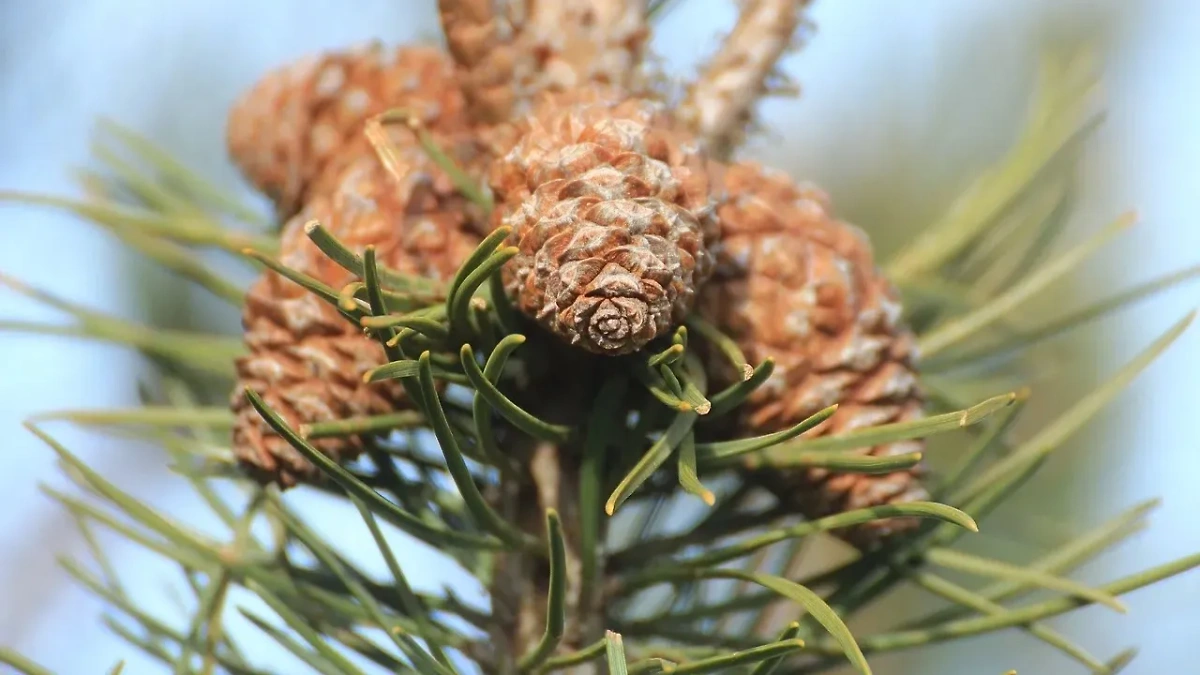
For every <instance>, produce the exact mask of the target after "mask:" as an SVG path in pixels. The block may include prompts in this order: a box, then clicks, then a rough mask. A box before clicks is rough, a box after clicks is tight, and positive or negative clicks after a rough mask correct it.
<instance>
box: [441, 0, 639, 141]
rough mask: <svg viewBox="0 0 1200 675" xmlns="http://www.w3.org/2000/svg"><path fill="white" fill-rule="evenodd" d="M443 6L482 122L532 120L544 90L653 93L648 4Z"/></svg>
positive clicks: (470, 1) (456, 0)
mask: <svg viewBox="0 0 1200 675" xmlns="http://www.w3.org/2000/svg"><path fill="white" fill-rule="evenodd" d="M438 9H439V11H440V13H441V19H442V30H443V32H444V33H445V35H446V42H447V45H448V46H449V49H450V52H451V54H453V55H454V58H455V60H456V61H457V62H458V64H459V68H458V73H459V81H460V82H461V83H462V87H463V90H464V94H465V95H466V98H467V101H468V105H469V106H470V108H471V113H472V114H473V115H474V116H475V119H476V120H477V121H480V122H484V123H488V124H495V123H501V122H505V121H507V120H509V119H512V118H514V117H519V116H522V115H526V114H528V113H529V112H530V109H531V106H532V105H533V103H534V101H535V99H536V98H537V96H538V95H539V94H541V93H543V92H563V91H569V90H572V89H579V88H586V87H588V86H590V85H593V84H601V85H611V86H614V87H618V88H620V89H623V90H625V91H631V92H632V91H638V92H639V93H640V92H642V91H643V90H645V91H649V88H650V84H649V83H650V80H649V78H647V77H646V76H645V74H644V73H643V72H642V68H641V66H642V61H643V58H644V55H645V51H646V43H647V41H648V39H649V36H650V31H649V28H648V26H647V22H646V3H645V0H555V1H553V2H521V1H518V2H504V1H502V0H438Z"/></svg>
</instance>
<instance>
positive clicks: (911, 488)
mask: <svg viewBox="0 0 1200 675" xmlns="http://www.w3.org/2000/svg"><path fill="white" fill-rule="evenodd" d="M494 4H495V3H493V2H492V1H491V0H440V2H439V6H440V9H441V16H442V24H443V29H444V32H445V35H446V38H447V43H448V49H441V48H435V47H417V46H410V47H403V48H399V49H386V48H384V47H382V46H380V45H378V44H371V45H365V46H361V47H357V48H352V49H348V50H345V51H340V52H334V53H326V54H321V55H318V56H313V57H311V58H306V59H304V60H302V61H300V62H297V63H293V64H290V65H288V66H286V67H283V68H281V69H279V70H276V71H274V72H272V73H270V74H268V75H267V76H266V77H265V78H263V79H262V80H261V81H260V82H259V83H258V84H257V85H256V86H254V87H253V88H252V90H250V91H249V92H248V93H247V94H245V95H244V96H243V97H242V98H241V99H240V100H239V102H238V103H237V104H236V106H235V107H234V109H233V110H232V113H231V117H230V120H229V125H228V144H229V150H230V152H231V155H232V157H233V158H234V160H235V162H236V163H237V164H238V166H239V167H240V168H241V170H242V171H243V173H244V174H245V176H246V177H247V178H248V179H249V180H250V181H252V182H253V183H254V185H255V186H257V187H258V188H259V189H260V190H262V191H263V192H264V193H265V194H267V195H269V196H270V197H271V198H272V199H273V201H274V203H275V204H276V206H277V210H278V215H279V217H280V218H281V219H283V220H286V225H285V226H284V228H283V233H282V255H281V261H282V262H283V264H285V265H287V266H289V267H292V268H294V269H296V270H299V271H301V272H304V273H306V274H308V275H311V276H313V277H316V278H317V279H319V280H321V281H322V282H324V283H325V284H328V285H329V286H332V287H334V288H341V287H342V286H344V285H346V284H348V283H350V282H352V281H354V280H355V279H354V278H353V276H352V275H351V274H350V273H349V272H347V271H345V270H343V269H342V268H340V267H339V266H337V265H336V264H334V263H333V262H332V261H330V260H328V259H327V258H326V257H325V256H324V255H323V254H322V253H321V252H320V251H319V250H318V249H317V248H316V246H315V245H314V244H313V243H312V242H311V241H310V240H309V239H308V237H306V236H305V225H306V224H307V223H308V222H310V221H313V220H316V221H318V222H320V224H321V225H323V226H324V227H325V228H326V229H328V230H329V231H330V232H332V233H333V234H334V235H335V236H337V237H338V238H339V239H340V240H341V241H342V242H344V243H346V244H347V245H348V246H350V247H351V248H353V249H356V250H359V251H361V250H362V249H363V248H364V247H366V246H368V245H374V246H375V248H376V250H377V256H378V260H379V262H380V264H382V265H386V266H387V267H390V268H392V269H395V270H398V271H401V272H405V273H409V274H413V275H421V276H424V277H429V278H433V279H442V280H445V279H448V278H449V277H450V276H452V275H453V274H454V272H455V271H456V270H457V269H458V267H459V266H460V264H461V263H462V262H463V261H464V259H465V258H466V256H467V255H468V254H469V253H470V252H471V251H472V250H473V249H474V247H475V246H476V244H478V242H479V241H480V240H481V238H482V237H483V236H484V235H485V234H486V233H487V232H489V231H490V230H491V229H493V228H495V227H497V226H500V225H508V226H511V227H512V228H513V229H512V235H511V238H510V242H509V243H510V244H511V245H513V246H516V247H517V248H518V249H519V253H518V254H517V255H516V257H515V258H513V259H512V260H511V261H510V262H509V263H508V264H507V265H506V266H505V268H504V269H503V271H502V275H503V281H504V287H505V289H506V290H507V292H508V294H509V297H510V299H511V300H512V304H513V305H514V306H515V307H516V308H518V309H519V310H520V311H521V312H522V313H523V314H525V315H526V316H527V317H528V318H529V319H530V320H531V321H533V322H536V323H537V324H538V325H540V326H541V327H542V328H544V329H545V331H547V332H548V334H551V335H553V336H557V338H560V339H561V340H562V341H564V342H565V343H566V344H569V345H574V346H575V347H576V348H577V349H580V350H584V351H586V352H590V353H592V354H594V355H596V356H595V357H594V358H605V357H608V356H614V355H622V354H628V353H631V352H634V351H637V350H639V349H641V348H642V347H644V346H645V345H646V344H647V343H648V342H650V341H651V340H653V339H654V338H656V337H662V336H669V335H670V334H671V331H672V330H674V328H675V327H676V326H678V325H679V324H680V323H681V322H682V321H683V320H684V319H685V317H686V316H687V315H689V314H690V313H692V312H698V313H699V314H700V315H701V316H703V317H704V318H705V319H707V320H708V321H710V322H711V323H713V324H715V325H716V326H717V327H719V328H720V329H721V330H722V331H723V332H725V333H726V334H728V335H730V336H731V337H733V338H734V339H735V340H736V341H737V343H738V345H739V346H740V348H741V349H742V350H743V351H744V353H745V354H746V356H747V358H748V359H749V360H750V362H751V363H758V362H761V361H762V360H764V359H766V358H768V357H770V358H772V359H774V361H775V363H776V368H775V370H774V373H773V375H772V377H771V379H770V380H769V381H768V382H767V383H766V384H765V385H764V386H762V387H760V388H759V389H758V390H757V391H756V393H755V394H754V395H753V397H752V398H751V399H750V401H749V402H748V403H747V405H745V406H743V409H742V411H741V412H740V417H739V420H738V422H737V425H736V429H735V433H736V434H737V435H738V436H749V435H758V434H764V433H770V432H774V431H778V430H781V429H784V428H787V427H790V426H792V425H795V424H796V423H798V422H800V421H801V420H803V419H805V418H806V417H808V416H810V415H812V414H813V413H815V412H817V411H818V410H820V409H822V408H824V407H827V406H829V405H831V404H834V403H839V404H840V407H839V409H838V411H837V413H836V414H835V415H834V416H833V417H831V418H830V419H829V420H827V421H826V422H824V423H822V424H821V425H820V426H819V427H817V428H816V429H814V430H813V431H812V432H810V435H818V434H833V433H840V432H845V431H849V430H852V429H857V428H861V427H865V426H873V425H878V424H883V423H889V422H895V421H900V420H906V419H913V418H915V417H918V416H920V415H921V414H922V413H921V409H922V405H921V396H920V393H919V390H918V387H917V382H916V378H915V376H914V372H913V358H914V354H913V341H912V338H911V335H910V334H909V332H908V331H907V329H906V328H905V327H904V326H903V325H901V323H900V307H899V304H898V300H897V297H896V294H895V292H894V290H893V289H892V287H891V286H890V285H889V284H888V283H887V282H886V281H885V280H884V279H883V278H882V277H881V276H880V274H879V272H878V270H877V268H876V266H875V263H874V261H873V259H872V253H871V249H870V245H869V242H868V241H867V239H866V237H865V236H864V235H863V233H862V232H860V231H859V230H857V229H856V228H854V227H852V226H850V225H848V224H846V223H843V222H841V221H839V220H837V219H836V218H835V217H834V216H833V215H832V209H831V206H830V204H829V200H828V198H827V197H826V195H825V194H823V193H822V192H820V191H819V190H817V189H815V188H813V187H810V186H807V185H803V184H797V183H796V182H793V181H792V180H791V179H790V178H788V177H787V176H785V175H782V174H779V173H775V172H772V171H769V170H767V169H765V168H763V167H760V166H757V165H755V164H751V163H746V162H733V161H730V160H728V159H727V155H728V154H729V150H730V148H732V147H733V146H735V145H736V144H737V142H738V141H739V140H740V139H741V137H742V135H743V134H744V131H745V129H746V127H747V124H748V123H749V120H750V117H751V113H752V107H753V104H754V102H755V100H756V99H757V98H758V97H760V96H762V95H764V94H765V93H767V89H768V86H769V83H770V81H771V80H773V79H775V78H776V75H775V74H774V72H773V67H774V61H775V59H777V58H778V57H779V55H780V54H781V53H782V52H783V51H784V50H785V49H786V48H787V47H788V44H789V43H790V41H791V40H792V38H793V33H794V32H795V31H796V29H797V27H798V26H799V25H801V23H802V18H801V16H800V12H801V9H802V6H803V4H804V3H802V2H798V1H796V0H785V1H778V0H776V1H771V0H759V1H753V0H748V1H747V2H744V3H743V7H742V14H741V18H740V20H739V23H738V25H737V27H736V28H735V29H734V31H733V32H732V33H731V34H730V35H729V37H728V38H727V39H726V41H725V43H724V45H723V47H722V48H721V50H720V52H719V53H718V54H717V55H716V56H715V57H714V59H713V60H712V61H711V62H710V63H709V65H708V67H707V69H706V70H704V71H703V72H702V73H701V75H700V77H699V78H697V80H696V82H695V83H694V84H692V85H691V86H690V87H688V89H687V91H686V92H685V93H684V94H683V97H682V101H672V100H669V99H670V94H668V93H666V92H665V88H664V87H663V86H662V85H661V84H660V83H661V78H659V77H656V76H655V75H654V74H652V73H650V72H648V71H649V68H648V66H647V65H646V62H647V59H646V43H647V40H648V38H649V35H650V31H649V28H648V19H647V17H646V9H647V8H646V3H645V1H644V0H642V1H640V2H639V1H636V0H564V1H562V2H555V3H529V4H530V7H529V8H524V10H522V8H520V7H516V6H517V5H520V4H522V3H510V4H511V5H513V7H510V8H508V9H504V10H501V9H496V8H495V7H494ZM535 4H536V9H533V7H534V6H535ZM395 108H402V109H404V110H405V111H407V113H408V114H409V115H411V116H412V117H413V118H414V120H415V121H416V122H417V123H419V124H420V125H422V126H423V127H424V128H425V130H427V131H428V133H429V134H430V135H431V137H432V138H433V140H434V141H435V142H436V143H437V144H438V145H439V146H440V148H441V149H442V150H443V151H444V152H445V153H446V154H447V155H448V156H449V157H450V158H451V159H452V160H453V161H454V162H456V163H457V164H458V166H460V167H462V168H463V169H464V170H465V171H466V172H468V173H469V174H470V175H471V176H473V177H476V178H477V179H478V180H479V182H480V183H481V184H486V185H487V186H489V188H490V190H491V191H492V194H493V195H494V198H495V204H496V207H495V209H494V210H493V211H492V212H491V213H485V212H484V211H483V210H482V209H480V208H479V207H478V206H476V205H473V204H472V203H470V202H469V201H468V200H467V199H466V198H465V197H464V196H463V195H461V194H459V192H458V191H457V190H456V189H455V187H454V184H453V182H452V181H451V178H450V177H449V176H447V175H446V174H445V173H444V172H443V171H441V170H440V169H439V168H438V166H437V164H435V162H434V161H433V160H432V159H431V158H430V157H429V156H428V154H427V153H426V152H425V151H423V150H422V148H421V146H420V144H419V143H418V141H417V138H416V137H415V135H414V134H413V133H412V131H411V130H410V129H409V128H407V127H398V128H394V129H393V130H391V131H389V132H388V133H389V135H390V141H391V143H392V145H394V146H395V148H396V151H397V156H398V161H397V162H396V163H394V164H396V166H393V167H391V170H387V169H385V167H384V166H383V164H382V163H381V161H380V160H379V158H378V157H377V154H376V152H375V150H374V149H373V147H372V145H371V143H369V142H368V140H367V138H366V137H365V135H364V126H365V125H366V124H367V122H368V121H369V120H370V119H371V118H372V117H373V116H376V115H379V114H380V113H383V112H384V111H387V110H390V109H395ZM244 327H245V341H246V344H247V346H248V348H249V355H248V356H246V357H244V358H242V359H241V360H240V362H239V363H238V366H237V368H238V375H239V377H240V379H241V381H240V382H239V386H238V389H237V392H241V391H242V389H243V388H244V387H247V386H249V387H250V388H252V389H254V390H255V391H257V392H258V393H260V395H262V396H263V398H264V399H265V401H266V402H267V403H268V404H269V405H271V406H272V407H273V408H274V409H275V410H276V411H278V412H279V413H280V414H281V415H282V416H283V417H284V418H285V419H286V420H287V421H288V422H289V423H291V424H292V425H294V426H299V425H302V424H307V423H314V422H321V421H332V420H339V419H345V418H347V417H356V416H369V415H378V414H383V413H388V412H393V411H396V410H398V409H403V408H404V407H405V406H406V401H405V396H404V392H403V390H402V388H401V387H400V386H399V385H398V384H396V382H395V381H387V382H381V383H374V384H366V383H364V382H363V379H362V374H363V373H364V372H365V371H366V370H368V369H370V368H372V367H375V366H378V365H380V364H382V363H384V362H385V360H386V359H385V356H384V353H383V350H382V348H381V347H380V346H379V344H378V343H377V342H376V341H374V340H373V339H371V338H369V337H367V336H365V335H364V334H363V332H362V330H361V329H360V328H359V327H357V326H354V325H353V324H351V323H350V322H348V321H347V320H346V319H345V318H343V317H342V316H341V315H340V314H339V313H338V312H337V311H336V309H335V308H333V307H332V306H330V305H328V304H327V303H325V302H323V301H322V300H320V299H319V298H317V297H316V296H315V295H313V294H311V293H309V292H307V291H305V290H303V289H302V288H300V287H299V286H297V285H295V284H293V283H291V282H289V281H287V280H286V279H284V278H282V277H281V276H279V275H278V274H276V273H275V272H270V271H268V272H265V273H264V274H263V275H262V276H261V277H260V278H259V279H258V280H257V281H256V283H255V284H254V285H253V287H252V288H251V289H250V290H249V293H248V297H247V302H246V305H245V312H244ZM709 371H710V372H709V373H708V377H709V381H710V383H712V386H713V387H718V386H724V385H725V384H728V383H731V382H734V381H737V380H739V379H741V378H742V377H743V373H741V372H734V369H732V368H730V367H729V366H728V364H727V363H725V362H724V361H722V360H721V359H716V358H714V359H711V362H710V368H709ZM546 386H550V387H552V386H553V384H549V385H546ZM546 393H547V395H549V394H550V393H551V392H550V391H547V392H546ZM232 405H233V407H234V408H235V410H236V412H237V414H238V422H237V425H236V429H235V431H234V448H235V450H236V452H237V454H238V456H239V458H240V460H241V462H242V463H243V465H244V467H245V468H246V469H247V470H248V471H250V472H252V473H253V474H255V475H256V476H257V477H259V478H260V479H261V480H263V481H268V482H275V483H278V484H280V485H282V486H284V487H288V486H291V485H294V484H296V483H297V482H303V481H307V480H312V479H315V478H316V477H317V475H318V472H317V471H316V470H315V469H314V467H312V466H311V465H310V464H309V463H308V462H307V461H305V460H304V458H303V457H301V456H300V455H299V454H297V453H296V452H295V451H294V450H292V449H291V448H290V446H288V444H287V443H286V442H285V441H283V440H282V439H281V438H279V437H278V436H276V435H274V434H273V433H272V432H271V430H270V429H269V428H268V427H267V426H266V423H265V422H264V421H263V420H262V419H260V418H259V416H258V415H257V413H255V411H254V410H253V409H251V408H250V407H249V406H248V405H247V404H246V402H245V401H244V399H243V397H242V396H241V395H240V393H237V394H235V396H234V397H233V404H232ZM315 444H316V445H317V446H318V447H319V448H320V449H321V450H322V451H323V452H325V453H328V454H329V455H330V456H332V457H334V458H336V459H339V460H344V459H349V458H351V457H353V456H355V455H356V454H357V453H358V452H359V450H360V448H361V441H360V440H357V439H354V438H349V439H347V438H336V439H332V438H331V439H322V440H318V441H316V443H315ZM914 449H915V448H913V447H912V443H911V442H906V443H896V444H891V445H885V446H880V447H874V448H869V449H865V450H864V452H870V453H872V454H875V455H884V454H893V453H906V452H911V451H912V450H914ZM784 478H786V480H785V481H783V482H784V485H785V487H784V488H783V489H781V490H779V492H780V496H781V498H783V499H787V500H790V501H793V502H794V503H795V504H796V508H798V509H800V510H801V511H802V512H803V513H804V514H805V515H807V516H809V517H819V516H822V515H827V514H831V513H837V512H841V511H844V510H847V509H852V508H859V507H864V506H872V505H876V504H882V503H889V502H897V501H907V500H912V499H922V498H925V497H926V495H925V493H924V491H923V490H922V489H921V487H920V484H919V481H918V480H917V475H916V473H914V472H912V471H905V472H898V473H895V474H889V475H883V476H864V475H831V474H829V473H827V472H822V471H818V470H806V471H802V472H800V471H797V472H795V475H789V476H786V477H784ZM905 526H906V525H905V522H904V521H900V520H897V521H880V522H877V523H874V524H872V526H871V527H872V528H874V530H875V532H874V534H875V535H877V534H879V533H880V532H882V531H885V530H887V529H888V528H892V529H897V528H903V527H905Z"/></svg>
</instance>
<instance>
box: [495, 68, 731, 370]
mask: <svg viewBox="0 0 1200 675" xmlns="http://www.w3.org/2000/svg"><path fill="white" fill-rule="evenodd" d="M519 128H520V137H519V140H518V141H517V142H516V145H515V146H514V147H513V148H512V150H511V151H510V152H509V153H508V154H507V155H506V156H504V157H503V158H502V159H500V160H498V161H497V162H496V163H495V165H494V166H493V169H492V174H491V183H492V189H493V190H494V191H495V193H496V195H497V197H498V203H499V204H500V207H499V209H498V211H499V216H498V217H499V218H501V219H502V222H503V223H504V224H506V225H509V226H511V227H512V228H513V233H512V236H511V242H512V243H513V244H514V245H515V246H517V247H518V248H519V250H520V252H519V253H518V255H517V256H516V257H515V258H513V259H512V260H511V261H510V262H509V263H508V265H506V266H505V268H504V270H503V278H504V284H505V288H506V289H507V291H508V294H509V296H510V297H511V298H512V299H513V300H514V304H515V305H516V306H517V307H518V308H519V309H520V310H521V311H522V312H524V313H525V314H526V315H527V316H530V317H532V318H534V319H535V320H536V321H537V322H538V323H540V324H541V325H542V326H544V327H545V328H547V329H548V330H549V331H551V332H552V333H554V334H556V335H558V336H560V337H562V338H564V339H566V340H567V341H568V342H570V343H571V344H574V345H578V346H580V347H582V348H583V349H586V350H588V351H590V352H593V353H597V354H607V355H617V354H626V353H629V352H632V351H636V350H637V349H639V348H641V347H642V346H643V345H645V344H646V343H647V342H649V341H650V340H652V339H653V338H655V337H656V336H659V335H663V334H665V333H666V332H667V331H668V330H670V328H671V327H672V326H673V325H675V324H676V323H677V322H679V321H681V320H682V319H683V318H684V316H685V315H686V314H687V313H688V312H689V311H690V310H691V308H692V306H693V304H694V300H695V295H696V289H697V287H698V286H699V285H700V284H702V283H703V282H704V280H705V279H707V278H708V276H709V274H710V273H711V270H712V264H713V259H712V256H711V254H710V253H709V251H708V247H709V246H710V245H711V243H712V242H713V238H714V236H715V234H716V224H715V219H714V211H713V207H714V204H715V200H714V199H713V196H712V195H711V194H710V190H709V185H708V177H707V165H706V164H707V162H706V160H705V158H704V156H703V155H702V154H701V153H700V152H699V150H698V149H697V148H696V145H695V144H694V143H693V141H692V139H691V138H690V137H689V136H687V135H686V134H683V133H682V132H680V131H678V130H677V129H676V128H675V127H673V126H672V123H671V121H670V117H669V115H668V114H667V111H666V110H665V109H664V108H663V107H662V106H660V105H658V104H654V103H649V102H646V101H644V100H640V99H626V98H623V97H622V96H621V95H620V94H618V93H617V92H615V91H609V90H604V89H587V90H579V91H574V92H570V93H564V94H551V95H547V96H545V97H544V98H543V101H542V103H541V105H540V107H539V108H538V110H537V111H536V112H535V113H534V114H533V115H531V116H530V117H529V118H528V119H527V120H525V121H524V122H522V123H521V124H520V125H519Z"/></svg>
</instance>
